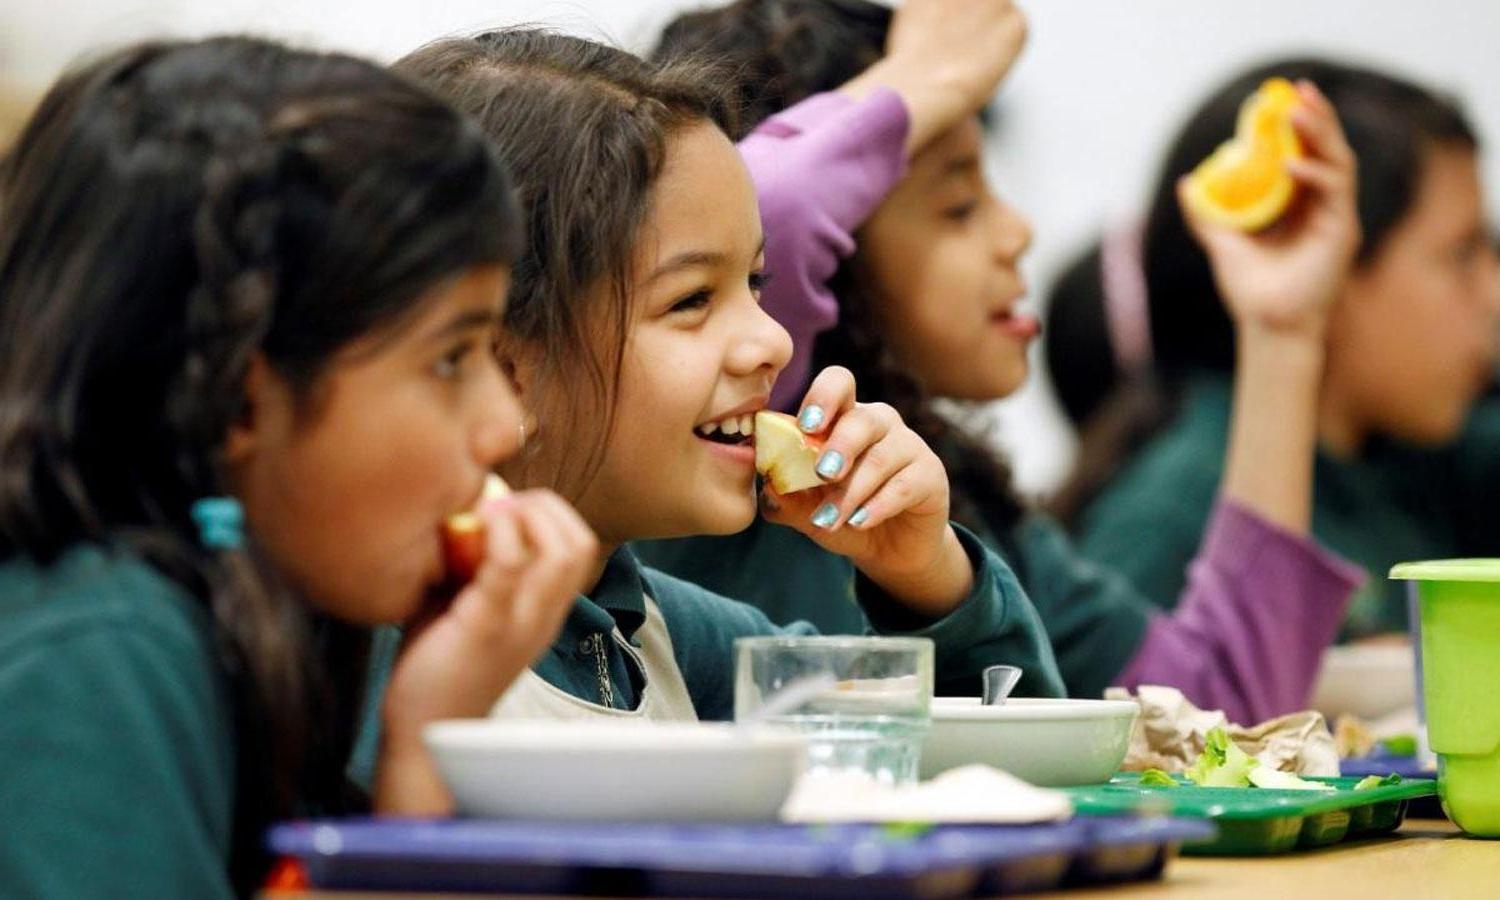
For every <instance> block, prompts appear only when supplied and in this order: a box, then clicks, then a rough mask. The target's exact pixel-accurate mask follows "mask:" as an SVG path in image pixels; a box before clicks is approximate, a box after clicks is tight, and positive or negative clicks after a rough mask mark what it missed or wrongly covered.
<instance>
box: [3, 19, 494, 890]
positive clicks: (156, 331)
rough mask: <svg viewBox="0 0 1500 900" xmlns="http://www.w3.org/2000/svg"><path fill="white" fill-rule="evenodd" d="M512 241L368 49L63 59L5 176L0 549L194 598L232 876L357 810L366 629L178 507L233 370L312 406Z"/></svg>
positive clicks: (208, 465)
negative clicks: (230, 791)
mask: <svg viewBox="0 0 1500 900" xmlns="http://www.w3.org/2000/svg"><path fill="white" fill-rule="evenodd" d="M515 230H516V216H515V213H514V210H513V207H512V201H511V199H510V195H509V192H508V187H507V184H506V182H505V179H504V176H503V173H502V171H501V169H500V168H499V166H498V164H497V161H496V160H495V158H494V157H493V155H492V153H491V151H490V150H489V148H488V145H487V144H486V142H485V141H484V139H483V137H482V136H481V135H480V134H479V133H478V131H477V129H475V128H474V127H473V126H472V125H471V124H469V123H468V122H467V120H465V119H464V118H462V117H461V116H460V115H459V114H457V113H456V112H454V111H453V110H452V109H451V108H449V107H448V106H446V105H444V104H443V103H441V102H440V101H438V100H437V99H435V98H434V97H432V96H431V95H429V94H427V93H426V92H425V91H423V90H422V89H420V88H418V87H416V86H414V85H412V84H410V83H409V82H407V81H405V80H404V79H402V78H400V77H399V76H396V75H393V74H391V73H389V72H386V71H385V70H383V69H381V68H379V67H378V66H375V65H373V64H370V63H367V62H364V61H361V60H356V59H353V58H350V57H345V56H338V55H331V54H314V53H304V52H297V51H292V50H288V49H285V48H283V47H280V46H278V45H275V44H272V43H268V42H263V41H257V40H251V39H244V38H221V39H214V40H207V41H200V42H194V43H152V44H144V45H140V46H136V47H132V48H129V49H126V50H122V51H119V52H117V53H114V54H111V55H109V56H106V57H104V58H102V59H99V60H97V61H95V62H93V63H92V64H90V65H87V66H85V67H83V68H81V69H79V70H77V71H75V72H72V73H70V74H69V75H67V76H65V77H64V78H63V79H62V80H61V81H59V83H58V84H57V85H56V86H54V87H53V88H52V90H51V91H50V92H49V93H48V94H47V96H46V97H45V98H44V99H43V100H42V103H41V105H40V107H39V108H38V110H37V111H36V113H35V114H34V115H33V117H32V119H31V121H30V122H29V124H28V125H27V126H26V128H25V130H24V131H23V133H22V134H21V136H20V137H19V139H18V141H17V143H16V145H15V146H14V147H13V149H12V150H11V151H10V153H9V154H8V155H7V156H6V157H5V159H4V161H3V163H0V560H5V559H9V558H12V557H16V556H24V557H28V558H31V559H34V560H37V561H39V562H43V563H45V562H48V561H50V560H52V559H55V558H56V557H58V556H59V555H60V554H62V553H63V552H64V551H66V550H67V549H68V548H69V547H71V546H73V545H75V544H77V543H80V542H93V543H98V544H102V545H104V546H106V547H109V548H113V549H116V550H125V551H130V552H133V553H136V554H138V555H140V556H142V557H143V558H145V559H146V560H147V561H148V562H150V563H151V564H152V565H153V566H155V567H156V568H157V569H159V570H160V571H162V572H163V573H165V574H166V575H167V576H168V577H170V578H171V579H173V580H175V581H176V582H178V583H179V584H181V585H182V586H183V587H184V588H185V589H187V590H188V591H190V592H191V593H193V594H194V595H196V596H198V597H200V598H202V601H203V603H204V605H205V607H206V608H207V610H208V611H209V612H210V614H211V616H212V621H213V623H214V632H215V638H216V642H217V645H218V649H219V655H220V658H221V661H222V664H223V666H224V669H225V671H226V673H227V675H228V684H229V686H230V690H231V692H232V694H233V699H234V709H235V718H236V736H235V749H236V759H237V766H238V771H237V791H236V797H235V831H234V848H233V857H232V859H231V870H232V875H233V877H234V879H235V883H236V886H237V888H238V889H239V890H241V891H245V892H248V891H249V890H251V889H253V887H254V886H255V884H256V882H257V881H258V879H259V877H260V876H261V874H262V873H263V870H264V864H265V856H264V850H263V845H262V840H263V834H264V828H265V826H266V824H267V823H268V822H270V821H271V820H273V819H275V818H280V817H287V816H293V815H299V814H306V813H311V812H320V811H322V812H337V811H340V810H345V809H348V808H350V806H351V805H353V804H356V803H357V802H358V798H357V797H355V796H354V794H353V792H351V791H350V790H349V789H348V788H347V786H346V783H345V779H344V777H343V776H344V768H345V765H346V763H347V759H348V755H349V751H350V748H351V746H352V743H353V738H354V734H355V729H356V727H357V724H358V723H357V713H358V710H359V708H360V700H361V698H360V687H361V684H362V682H363V676H364V665H365V657H366V653H367V644H368V635H367V634H366V633H365V632H364V631H363V630H362V629H358V628H355V627H353V626H350V625H345V624H343V623H340V622H336V621H333V620H331V619H329V618H327V617H326V616H323V615H320V614H319V613H317V612H316V611H314V610H313V609H312V608H311V607H310V605H309V604H308V603H307V602H306V599H305V598H302V597H300V596H298V595H297V594H296V593H295V592H294V591H293V590H292V589H291V587H290V586H289V585H287V584H286V583H285V582H284V581H283V580H282V579H281V577H280V576H279V575H278V573H277V572H276V571H274V570H273V569H272V568H271V567H270V566H268V565H267V564H266V562H265V561H264V560H263V559H262V558H261V556H260V554H259V552H258V550H257V547H256V545H255V542H254V541H253V539H248V538H247V540H246V541H245V543H244V545H243V546H242V547H207V546H205V545H204V544H203V543H202V542H201V541H200V540H199V535H198V531H197V528H196V527H195V525H194V523H193V522H192V521H191V518H190V510H191V508H192V506H193V504H194V502H195V501H197V500H199V499H201V498H204V497H211V496H216V495H224V494H228V493H229V485H228V484H227V482H226V478H225V473H224V472H223V470H222V455H223V443H224V440H225V437H226V435H227V433H228V430H229V428H230V425H231V424H232V423H234V422H235V421H236V420H237V419H238V418H239V417H240V416H241V415H242V413H243V412H244V397H243V384H244V379H245V377H246V374H247V372H248V368H249V366H250V362H251V360H252V358H254V357H256V356H257V355H263V356H264V357H265V359H266V360H267V361H268V362H269V364H270V365H271V366H272V367H273V368H274V369H276V371H277V372H278V374H279V375H281V376H282V377H284V378H285V379H286V380H287V381H288V382H289V383H290V384H291V385H292V387H293V389H294V392H295V396H296V399H297V401H298V403H299V406H301V407H303V408H306V409H311V408H312V407H313V406H314V405H315V404H316V402H317V394H318V391H317V388H318V384H319V376H320V375H321V374H322V373H323V372H324V371H325V369H326V367H327V365H328V363H329V362H330V361H331V360H332V358H333V356H334V355H335V354H336V353H337V352H338V351H339V350H340V349H342V348H343V347H345V346H347V345H348V344H349V343H351V342H352V341H355V340H356V339H359V338H362V337H365V336H369V335H374V334H379V333H383V332H385V331H389V330H392V329H396V328H398V327H400V325H401V323H403V322H404V321H406V320H407V319H408V318H409V317H412V316H414V315H415V314H416V313H417V310H418V300H419V298H420V297H421V296H422V295H423V294H424V293H425V292H426V291H427V290H428V289H429V288H430V287H432V286H434V285H435V284H437V283H438V282H440V281H441V280H442V279H443V278H445V277H448V276H450V275H453V274H456V273H458V272H460V271H462V270H464V269H466V268H469V267H472V266H476V265H485V264H503V263H508V262H509V261H510V259H511V256H512V253H513V250H514V242H515V237H516V236H515ZM163 852H170V848H164V849H163Z"/></svg>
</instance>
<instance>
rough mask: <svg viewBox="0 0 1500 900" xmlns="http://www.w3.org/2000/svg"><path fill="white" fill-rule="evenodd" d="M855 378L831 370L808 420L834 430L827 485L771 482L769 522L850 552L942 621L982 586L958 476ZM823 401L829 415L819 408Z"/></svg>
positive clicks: (811, 402)
mask: <svg viewBox="0 0 1500 900" xmlns="http://www.w3.org/2000/svg"><path fill="white" fill-rule="evenodd" d="M854 397H855V394H854V376H853V375H852V374H850V372H849V370H848V369H844V368H841V367H838V366H834V367H832V368H828V369H825V370H823V372H821V373H820V374H819V375H818V377H817V378H816V379H814V380H813V383H812V386H811V387H810V388H809V389H808V392H807V396H806V398H805V399H804V400H803V403H802V415H801V416H799V417H798V421H799V422H800V423H802V425H803V430H804V431H805V432H807V433H809V434H815V435H823V436H826V445H825V447H824V450H823V454H822V456H821V457H820V458H819V462H818V474H819V475H821V476H822V477H823V479H824V480H825V481H826V482H827V483H828V484H827V487H822V488H813V489H811V490H806V491H799V492H797V493H795V494H785V495H782V494H777V493H775V491H774V490H772V488H771V486H770V484H769V483H767V484H766V485H764V487H763V488H762V502H761V505H762V509H763V510H764V514H765V517H766V519H767V520H769V521H772V522H777V523H780V524H783V525H788V526H790V527H792V528H795V529H797V530H798V531H800V532H802V533H803V534H806V535H807V536H808V537H810V538H812V539H813V540H814V541H815V542H817V543H818V544H819V545H821V546H822V547H824V548H825V549H827V550H830V551H832V552H834V553H837V554H839V555H841V556H847V557H849V559H850V560H851V561H852V562H853V563H854V564H855V566H856V567H858V568H859V569H860V571H861V572H863V573H864V575H865V576H866V577H867V578H869V579H870V580H872V581H874V582H875V583H876V584H878V585H879V586H880V587H881V588H882V589H883V590H884V591H885V592H886V593H887V594H889V595H891V597H893V598H894V599H896V600H898V601H901V602H903V603H904V604H906V605H907V606H909V607H911V609H912V610H913V611H915V612H918V613H921V614H923V615H927V616H929V617H931V618H939V617H941V616H943V615H946V614H947V613H949V612H951V611H952V610H953V609H954V608H955V607H956V606H957V605H958V604H959V603H960V602H961V601H962V600H963V598H964V597H966V596H968V594H969V592H970V591H971V590H972V589H973V581H974V572H973V565H972V563H971V562H970V560H969V557H968V554H967V553H965V552H964V549H963V546H962V545H961V544H960V543H959V541H958V535H957V534H955V533H954V531H953V527H952V526H951V525H950V524H949V523H948V475H947V472H946V471H944V469H943V464H942V462H941V461H939V460H938V458H937V455H936V454H935V453H933V452H932V450H931V449H930V448H928V446H927V444H926V443H925V442H923V440H922V439H921V438H920V437H918V436H917V434H916V432H914V431H912V430H911V429H910V428H908V427H906V423H905V422H903V421H902V420H901V417H900V415H898V414H897V413H896V411H895V410H894V409H892V408H891V407H890V406H887V405H886V404H884V403H857V402H855V399H854ZM813 408H816V409H817V410H819V411H820V413H819V414H810V413H809V410H812V409H813Z"/></svg>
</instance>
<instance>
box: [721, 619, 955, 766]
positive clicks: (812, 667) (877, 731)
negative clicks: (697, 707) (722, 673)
mask: <svg viewBox="0 0 1500 900" xmlns="http://www.w3.org/2000/svg"><path fill="white" fill-rule="evenodd" d="M734 646H735V681H734V714H735V718H736V719H744V718H745V717H747V716H750V715H752V714H754V713H755V712H756V710H757V709H759V708H760V706H761V704H762V703H763V702H764V701H765V700H766V699H767V698H770V697H772V696H773V695H775V694H776V693H778V692H779V691H781V690H782V689H784V688H785V687H787V686H788V685H790V684H792V683H794V682H798V681H801V680H803V679H807V678H817V677H819V676H825V677H830V676H831V677H832V678H833V679H834V684H833V686H832V687H830V688H828V689H826V690H824V691H822V692H820V693H818V694H816V695H815V696H813V697H812V698H811V699H809V700H808V701H806V702H805V703H803V704H802V705H801V706H798V707H796V708H795V709H793V710H792V711H791V712H788V713H784V714H780V715H774V716H771V717H769V718H767V719H766V720H765V722H766V724H768V725H772V726H777V727H786V728H791V729H793V730H796V731H798V732H801V733H802V734H804V735H805V736H806V737H807V739H808V750H809V755H808V770H809V771H810V772H813V773H819V772H830V771H840V770H849V769H856V770H860V771H863V772H866V773H867V774H869V775H871V776H873V777H874V778H875V779H876V780H878V781H880V782H883V783H888V784H910V783H912V782H915V781H916V780H917V764H918V761H919V757H920V755H921V751H922V741H923V739H924V738H925V737H926V735H927V729H928V728H929V727H930V725H931V723H932V641H930V640H928V639H927V638H887V637H754V638H740V639H739V640H737V641H735V642H734Z"/></svg>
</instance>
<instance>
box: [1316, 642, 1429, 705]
mask: <svg viewBox="0 0 1500 900" xmlns="http://www.w3.org/2000/svg"><path fill="white" fill-rule="evenodd" d="M1416 702H1417V681H1416V653H1415V651H1413V650H1412V648H1411V646H1410V645H1403V644H1350V645H1346V646H1342V647H1329V648H1328V649H1327V650H1325V651H1324V652H1323V668H1322V670H1321V671H1320V672H1319V673H1318V680H1317V682H1316V683H1315V684H1314V685H1313V698H1312V708H1313V709H1316V710H1317V711H1318V712H1321V713H1322V714H1323V715H1325V716H1327V717H1328V718H1329V720H1330V721H1332V720H1333V719H1336V718H1338V717H1339V716H1340V715H1342V714H1343V713H1352V714H1353V715H1356V716H1359V717H1360V718H1361V719H1379V718H1381V717H1383V716H1387V715H1390V714H1391V713H1393V712H1396V711H1397V710H1399V709H1405V708H1406V707H1409V706H1413V705H1415V704H1416Z"/></svg>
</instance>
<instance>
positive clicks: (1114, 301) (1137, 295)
mask: <svg viewBox="0 0 1500 900" xmlns="http://www.w3.org/2000/svg"><path fill="white" fill-rule="evenodd" d="M1142 230H1143V229H1142V227H1141V225H1140V224H1139V223H1132V224H1130V225H1127V226H1124V227H1117V228H1111V229H1108V230H1107V231H1105V233H1104V240H1103V241H1102V242H1101V244H1100V247H1099V275H1100V281H1101V282H1102V285H1103V288H1104V320H1105V324H1106V325H1107V327H1108V329H1109V345H1110V347H1111V349H1113V350H1114V354H1115V365H1116V366H1117V367H1118V368H1119V370H1120V371H1121V372H1124V373H1127V374H1128V373H1133V372H1138V371H1140V370H1143V369H1145V368H1147V367H1148V366H1149V365H1150V364H1151V356H1152V350H1151V310H1150V306H1149V303H1148V298H1147V296H1146V273H1145V271H1144V269H1143V268H1142V266H1141V242H1142Z"/></svg>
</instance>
